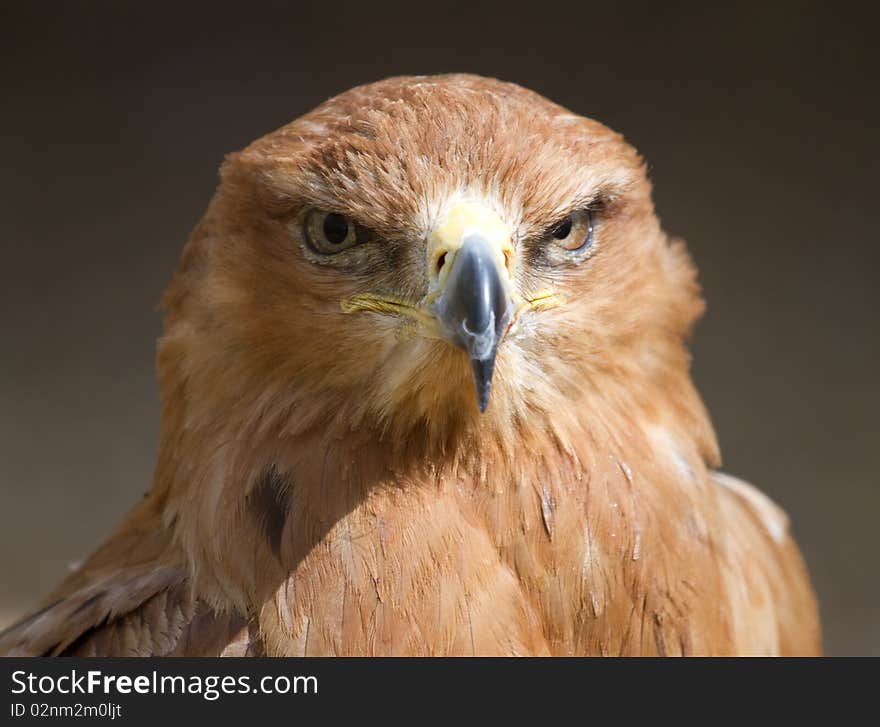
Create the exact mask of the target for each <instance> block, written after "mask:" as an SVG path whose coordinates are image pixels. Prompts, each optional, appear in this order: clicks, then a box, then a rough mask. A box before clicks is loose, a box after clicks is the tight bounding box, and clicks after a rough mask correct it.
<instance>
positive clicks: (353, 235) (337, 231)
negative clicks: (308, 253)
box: [303, 210, 360, 255]
mask: <svg viewBox="0 0 880 727" xmlns="http://www.w3.org/2000/svg"><path fill="white" fill-rule="evenodd" d="M303 233H304V236H305V238H306V242H308V244H309V247H311V248H312V250H314V251H315V252H317V253H319V254H321V255H334V254H335V253H337V252H342V251H343V250H348V249H349V248H350V247H354V246H355V245H357V244H358V242H360V236H359V235H358V227H357V225H355V223H354V222H353V221H351V220H350V219H348V218H347V217H345V215H340V214H338V213H336V212H324V211H321V210H311V211H310V212H309V213H308V214H307V215H306V220H305V225H304V227H303Z"/></svg>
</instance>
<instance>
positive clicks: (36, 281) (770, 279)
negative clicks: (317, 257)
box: [0, 1, 880, 654]
mask: <svg viewBox="0 0 880 727" xmlns="http://www.w3.org/2000/svg"><path fill="white" fill-rule="evenodd" d="M704 5H705V6H704ZM709 5H710V4H701V5H697V4H694V5H691V6H676V5H675V4H674V3H668V2H665V3H656V4H654V5H647V4H644V5H643V4H630V5H627V6H626V7H625V8H620V9H614V8H611V7H609V4H608V3H604V2H603V3H590V2H582V3H578V4H577V5H574V4H572V5H570V6H569V5H554V3H552V2H540V3H532V4H531V5H530V6H528V7H526V6H523V7H517V6H516V5H515V4H512V3H510V2H507V3H503V4H502V3H499V4H496V5H492V4H479V6H478V4H476V3H473V2H457V3H456V2H453V3H447V4H440V3H424V4H421V5H420V4H418V3H414V2H407V3H398V4H396V5H388V4H382V5H379V4H377V3H373V2H362V3H357V4H351V6H350V7H346V6H345V5H344V4H340V3H338V2H334V3H308V4H307V3H296V2H287V3H275V4H266V3H259V2H245V3H239V4H237V6H236V7H231V6H226V5H223V4H222V3H218V2H215V3H211V4H205V5H199V4H193V3H180V2H178V3H173V4H164V3H161V2H151V3H137V4H135V3H127V2H103V3H102V2H73V1H70V2H55V3H47V2H34V3H4V4H3V8H2V10H0V34H2V37H0V41H2V42H0V57H2V68H0V81H2V86H3V88H4V97H5V100H4V103H3V110H2V113H0V155H2V161H0V245H2V257H0V330H2V337H0V625H2V623H4V622H8V621H10V620H11V619H12V618H14V617H15V616H17V615H19V614H20V613H22V612H23V611H25V610H26V609H28V608H30V607H33V606H34V605H35V603H36V601H37V600H38V599H39V598H41V597H42V596H43V595H45V593H46V592H47V591H48V590H49V589H50V588H51V587H52V586H53V585H54V584H55V583H56V582H57V581H58V580H59V579H60V578H61V577H62V575H63V574H64V573H65V571H66V569H67V566H68V563H69V562H71V561H76V560H78V559H80V558H82V557H83V556H84V555H86V554H88V553H89V552H90V551H91V550H92V549H93V548H94V547H95V546H96V545H97V544H98V543H99V542H100V540H101V539H102V538H103V537H104V536H105V535H106V534H107V532H108V531H109V530H110V529H111V527H113V525H114V524H115V523H116V522H117V521H118V520H119V518H120V517H121V515H122V514H123V513H124V512H125V511H126V510H127V509H128V508H129V507H130V506H131V505H132V504H133V503H134V502H136V501H137V499H138V498H139V497H140V496H141V494H142V493H143V492H144V491H145V490H146V489H148V488H149V486H150V481H151V475H152V467H153V461H154V457H155V453H156V445H157V434H158V416H159V402H158V396H157V389H156V384H155V379H154V360H153V359H154V353H155V340H156V338H157V336H158V335H159V332H160V324H161V321H160V317H159V315H158V313H157V312H156V310H155V305H156V303H157V301H158V298H159V295H160V293H161V291H162V289H163V287H164V286H165V285H166V283H167V282H168V280H169V279H170V275H171V272H172V270H173V267H174V265H175V262H176V259H177V256H178V254H179V252H180V249H181V246H182V244H183V242H184V240H185V238H186V236H187V234H188V232H189V230H190V229H191V228H192V227H193V225H194V224H195V223H196V221H197V220H198V218H199V216H200V215H201V213H202V211H203V210H204V208H205V206H206V204H207V201H208V199H209V197H210V195H211V193H212V192H213V189H214V187H215V184H216V169H217V166H218V165H219V163H220V162H221V160H222V158H223V154H224V153H225V152H228V151H232V150H236V149H239V148H241V147H243V146H244V145H245V144H247V143H248V142H249V141H250V140H251V139H253V138H255V137H257V136H260V135H262V134H263V133H265V132H267V131H269V130H272V129H274V128H276V127H278V126H281V125H282V124H284V123H286V122H287V121H289V120H291V119H293V118H295V117H296V116H298V115H300V114H301V113H303V112H305V111H307V110H308V109H310V108H311V107H313V106H315V105H316V104H318V103H320V102H321V101H322V100H324V99H325V98H327V97H329V96H331V95H334V94H335V93H338V92H340V91H343V90H345V89H346V88H348V87H350V86H353V85H356V84H358V83H363V82H367V81H371V80H377V79H379V78H382V77H384V76H388V75H393V74H402V73H434V72H445V71H471V72H476V73H481V74H485V75H494V76H498V77H500V78H503V79H506V80H511V81H516V82H518V83H520V84H523V85H525V86H528V87H531V88H533V89H535V90H537V91H539V92H541V93H543V94H545V95H546V96H549V97H550V98H552V99H554V100H556V101H558V102H560V103H562V104H564V105H566V106H568V107H570V108H571V109H573V110H575V111H577V112H579V113H582V114H585V115H588V116H593V117H595V118H598V119H600V120H602V121H604V122H605V123H607V124H609V125H610V126H612V127H613V128H615V129H617V130H619V131H621V132H623V133H624V134H625V135H626V136H627V137H628V138H629V140H630V141H632V142H633V143H634V144H635V145H636V146H637V147H638V148H639V149H640V150H641V151H642V153H643V154H644V155H645V156H646V158H647V159H648V160H649V161H650V166H651V170H652V176H653V179H654V182H655V190H656V201H657V207H658V210H659V213H660V215H661V218H662V220H663V223H664V225H665V227H666V228H667V229H668V230H670V231H671V232H674V233H676V234H678V235H681V236H683V237H684V238H686V239H687V241H688V243H689V245H690V248H691V250H692V252H693V255H694V257H695V258H696V260H697V263H698V265H699V268H700V271H701V276H702V281H703V284H704V286H705V292H706V296H707V299H708V304H709V312H708V315H707V316H706V318H705V319H704V320H703V322H702V323H701V324H700V325H699V327H698V329H697V335H696V338H695V340H694V344H693V350H694V355H695V359H694V376H695V378H696V381H697V384H698V386H699V388H700V390H701V391H702V393H703V395H704V397H705V399H706V401H707V403H708V406H709V409H710V411H711V412H712V416H713V419H714V422H715V425H716V427H717V429H718V433H719V437H720V440H721V444H722V449H723V452H724V456H725V468H726V469H728V470H729V471H731V472H734V473H736V474H737V475H740V476H742V477H745V478H747V479H749V480H751V481H753V482H755V483H758V484H759V485H760V486H761V487H762V488H764V489H765V491H766V492H768V493H769V494H770V495H771V496H772V497H773V498H774V499H776V500H777V501H778V502H780V503H781V504H782V505H783V506H784V507H785V509H786V510H787V511H788V512H789V514H790V515H791V518H792V521H793V524H794V531H795V534H796V536H797V537H798V539H799V541H800V543H801V545H802V547H803V550H804V553H805V555H806V559H807V561H808V564H809V566H810V570H811V572H812V575H813V578H814V581H815V585H816V587H817V590H818V592H819V597H820V601H821V606H822V615H823V621H824V632H825V641H826V647H827V650H828V652H829V653H832V654H880V607H878V602H880V578H878V570H880V569H878V564H877V561H878V556H880V528H878V526H877V520H878V516H880V488H878V476H877V472H878V450H880V444H878V412H880V398H878V380H877V377H878V368H880V367H878V364H880V356H878V353H880V346H878V344H880V336H878V324H877V313H878V304H880V293H878V285H877V276H878V273H880V270H878V253H877V250H878V243H880V240H878V227H880V223H878V219H877V218H878V214H877V210H878V203H877V195H878V191H880V190H878V172H880V170H878V141H877V139H878V131H877V126H878V112H880V94H878V87H880V86H878V80H880V79H878V64H877V50H876V37H875V30H874V28H875V27H876V26H875V24H874V23H873V22H871V19H870V18H868V17H867V16H866V15H865V12H864V10H860V9H859V8H858V7H850V6H847V5H845V4H843V3H840V2H835V3H833V4H827V3H825V4H819V3H809V2H804V3H793V2H774V3H756V4H754V5H753V6H751V7H748V6H746V5H743V4H738V5H737V7H736V8H735V9H728V10H718V9H716V8H711V7H709Z"/></svg>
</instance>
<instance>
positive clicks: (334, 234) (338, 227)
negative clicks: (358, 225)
mask: <svg viewBox="0 0 880 727" xmlns="http://www.w3.org/2000/svg"><path fill="white" fill-rule="evenodd" d="M324 237H326V238H327V242H329V243H330V244H331V245H339V244H341V243H343V242H345V238H346V237H348V222H346V220H345V217H343V216H342V215H337V214H336V213H333V212H331V213H330V214H329V215H327V216H326V217H325V218H324Z"/></svg>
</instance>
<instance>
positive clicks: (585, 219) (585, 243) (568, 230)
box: [548, 210, 593, 252]
mask: <svg viewBox="0 0 880 727" xmlns="http://www.w3.org/2000/svg"><path fill="white" fill-rule="evenodd" d="M548 237H549V238H550V240H551V242H553V243H555V244H556V245H558V246H559V247H561V248H562V249H563V250H567V251H569V252H580V251H582V250H586V249H588V248H589V247H590V246H591V245H592V244H593V215H592V214H591V213H590V210H578V211H577V212H572V213H571V214H570V215H566V216H565V217H564V218H563V219H561V220H560V221H559V222H557V223H556V224H555V225H554V226H553V227H551V228H550V232H549V235H548Z"/></svg>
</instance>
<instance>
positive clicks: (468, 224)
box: [428, 200, 513, 282]
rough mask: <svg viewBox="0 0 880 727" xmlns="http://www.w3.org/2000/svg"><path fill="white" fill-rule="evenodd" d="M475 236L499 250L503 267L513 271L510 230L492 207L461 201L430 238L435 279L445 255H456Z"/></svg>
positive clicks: (430, 265)
mask: <svg viewBox="0 0 880 727" xmlns="http://www.w3.org/2000/svg"><path fill="white" fill-rule="evenodd" d="M473 234H478V235H480V236H482V237H483V238H485V239H486V240H487V241H488V242H489V243H490V244H491V245H492V247H493V248H495V249H496V250H497V251H498V264H499V266H500V267H501V269H505V268H507V269H508V271H509V268H510V261H512V256H513V242H512V240H511V231H510V229H509V228H508V227H507V225H506V224H504V221H503V220H502V219H501V217H499V216H498V214H497V213H496V212H495V210H493V209H492V208H491V207H489V206H488V205H486V204H484V203H481V202H478V201H474V200H459V201H456V202H454V203H453V204H452V205H451V206H450V207H449V210H448V212H447V213H446V217H445V218H444V219H443V221H442V222H441V223H440V224H439V225H438V226H437V227H436V228H434V230H433V231H432V232H431V234H430V235H429V236H428V266H429V268H428V269H429V270H430V271H432V275H431V277H432V278H433V271H436V270H437V268H438V264H437V261H438V260H439V258H440V257H441V255H444V254H446V255H449V254H454V253H455V252H457V251H458V249H459V248H460V247H461V245H462V242H464V240H465V239H466V238H467V237H468V236H469V235H473ZM447 267H448V266H447ZM441 277H442V276H441ZM437 282H439V281H437Z"/></svg>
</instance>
